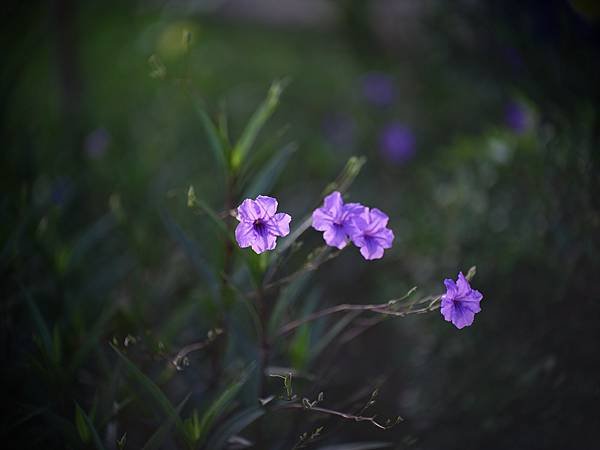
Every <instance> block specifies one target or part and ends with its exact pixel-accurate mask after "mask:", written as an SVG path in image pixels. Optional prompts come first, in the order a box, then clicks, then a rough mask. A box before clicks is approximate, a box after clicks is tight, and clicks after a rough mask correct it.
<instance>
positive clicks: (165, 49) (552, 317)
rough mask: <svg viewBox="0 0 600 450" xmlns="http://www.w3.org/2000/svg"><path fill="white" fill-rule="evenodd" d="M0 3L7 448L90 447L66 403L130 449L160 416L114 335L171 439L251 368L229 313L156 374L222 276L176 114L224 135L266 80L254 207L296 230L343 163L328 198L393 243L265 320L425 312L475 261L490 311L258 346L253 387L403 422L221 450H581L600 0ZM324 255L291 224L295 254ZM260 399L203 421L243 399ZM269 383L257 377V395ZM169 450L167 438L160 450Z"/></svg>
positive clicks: (210, 188) (594, 392)
mask: <svg viewBox="0 0 600 450" xmlns="http://www.w3.org/2000/svg"><path fill="white" fill-rule="evenodd" d="M0 8H1V11H2V13H1V17H2V19H1V21H2V32H1V35H0V42H1V43H2V47H1V48H2V64H1V68H0V117H1V122H0V136H1V138H2V140H1V142H2V156H1V157H0V158H1V173H0V186H1V192H2V194H1V198H0V213H1V217H2V220H1V221H0V237H1V248H0V252H1V253H0V268H1V280H2V288H1V292H2V315H1V325H0V339H1V341H0V345H1V348H2V360H3V365H2V366H3V367H2V378H3V382H2V391H3V401H2V402H1V407H2V415H3V425H2V431H1V436H2V441H3V442H5V443H6V445H7V447H5V448H78V447H81V448H87V447H89V448H93V447H94V445H95V444H94V440H93V439H92V438H89V436H88V440H87V441H86V440H85V439H83V438H82V437H81V426H80V425H78V424H77V412H76V406H75V405H76V404H78V405H80V406H81V408H82V409H83V410H84V411H87V413H88V415H89V416H90V417H91V421H92V422H93V423H94V425H95V427H96V429H97V432H98V435H99V439H100V440H101V441H102V443H103V445H104V446H105V448H107V449H112V448H118V447H117V440H118V439H119V438H121V436H122V435H123V433H124V432H127V444H126V447H125V448H131V449H133V448H142V446H143V444H144V442H146V441H147V439H148V438H149V437H150V436H151V435H152V433H153V432H154V431H155V430H156V429H157V428H159V427H160V425H161V424H163V423H165V419H164V417H163V416H161V415H160V413H156V412H155V411H153V410H152V409H151V408H149V406H148V405H149V403H148V402H147V401H146V400H145V397H144V394H143V393H140V392H139V389H136V388H135V383H131V382H130V381H127V380H128V379H127V377H126V376H125V369H124V368H123V364H122V361H120V360H119V358H118V357H117V355H116V354H115V351H114V350H113V349H111V347H110V346H109V342H118V343H119V345H120V346H121V348H123V342H124V340H125V339H126V338H127V337H128V336H130V337H133V338H135V345H131V346H129V348H128V349H127V355H128V357H129V358H130V359H131V360H132V361H134V362H135V364H136V366H137V367H139V368H140V370H141V371H142V372H143V373H145V374H146V375H147V376H148V377H149V378H151V379H152V380H154V381H155V382H156V383H157V384H158V385H160V386H161V389H162V390H163V391H164V392H165V394H166V395H167V397H168V398H169V399H170V401H171V402H172V403H173V404H174V405H177V404H179V402H181V400H182V399H183V398H184V397H185V396H186V395H187V394H188V393H191V395H190V397H189V399H188V401H187V402H186V403H185V405H184V406H183V408H182V412H181V415H182V417H184V418H187V417H191V416H192V415H193V411H194V410H197V411H199V412H202V411H204V410H206V408H207V405H209V404H210V401H211V399H213V398H214V397H215V392H218V391H220V390H221V389H222V388H223V386H226V385H227V383H228V382H229V381H230V380H231V377H232V376H233V375H234V374H235V373H238V372H240V370H241V369H240V368H241V367H242V366H243V365H244V363H247V362H249V361H251V360H253V359H255V358H256V356H257V351H258V350H257V347H256V345H255V342H254V337H253V335H252V332H251V327H250V326H249V325H248V324H249V323H251V321H250V319H249V318H248V317H247V315H245V314H246V313H245V312H244V311H245V310H244V308H243V307H241V306H240V303H239V302H234V304H232V305H229V306H231V308H230V309H229V312H228V313H227V324H228V328H227V335H228V338H227V339H226V340H222V341H218V342H217V343H216V344H215V345H214V346H211V347H210V349H209V350H208V351H207V352H206V353H205V354H204V353H203V354H202V355H198V354H194V355H193V356H192V355H190V365H189V366H188V367H186V368H185V370H183V371H174V370H173V369H172V368H169V358H170V357H171V356H172V355H174V354H176V353H177V351H178V350H179V349H180V348H181V347H183V346H184V345H186V344H189V343H191V342H195V341H199V340H202V339H204V338H205V336H206V335H207V332H208V331H209V330H211V329H213V328H214V327H215V326H216V324H217V322H218V320H217V317H218V311H217V310H218V307H217V306H215V304H214V303H213V302H212V301H211V295H210V292H211V289H212V288H211V286H212V285H211V277H210V276H209V275H207V273H208V274H210V273H216V274H217V275H218V274H219V271H220V269H219V268H220V267H221V266H222V265H223V264H224V262H223V259H224V258H225V257H224V255H223V251H222V248H223V242H222V240H221V239H219V238H218V236H217V234H216V232H215V230H214V228H212V227H211V224H210V223H209V221H207V219H206V217H205V216H203V215H198V214H195V213H194V212H193V211H192V210H191V209H189V208H187V206H186V192H187V190H188V186H190V185H193V186H194V188H195V192H196V194H197V195H198V196H199V197H201V198H202V199H203V200H204V201H206V202H207V203H208V204H210V205H212V207H213V208H214V209H215V210H217V211H221V210H223V204H224V202H225V199H224V198H223V188H222V185H223V184H222V183H223V176H222V174H220V173H219V171H218V170H217V168H216V166H215V162H214V159H213V158H212V156H211V153H210V151H209V150H208V146H209V142H208V140H207V137H206V134H205V132H204V130H203V128H202V126H201V124H200V121H199V118H198V116H197V114H196V110H195V108H194V105H195V104H194V101H193V100H194V99H201V101H202V103H203V105H204V108H205V110H206V111H207V112H208V114H209V115H210V116H211V117H213V118H217V117H218V116H219V114H220V111H226V114H227V117H228V119H229V131H230V135H231V136H233V137H236V136H239V135H240V133H241V131H242V130H243V128H244V126H245V123H246V122H247V120H248V118H249V117H250V115H251V114H252V112H253V111H254V110H255V108H256V107H257V106H258V104H259V103H260V102H261V101H262V100H263V99H264V97H265V95H266V92H267V90H268V88H269V85H270V84H271V82H272V81H273V80H275V79H282V78H285V79H287V80H288V81H289V84H288V86H287V87H286V89H285V91H284V93H283V94H282V97H281V101H280V105H279V107H278V109H277V111H276V112H275V114H274V115H273V118H272V119H271V120H270V121H269V123H268V124H267V126H266V127H265V128H264V129H263V130H262V131H261V133H260V135H259V139H258V141H257V145H256V148H255V149H254V153H253V159H252V164H251V165H250V166H249V169H248V174H247V175H248V179H252V178H253V177H256V176H257V174H260V171H261V169H262V168H264V167H267V165H268V164H269V163H268V161H269V156H268V155H270V154H274V152H278V151H283V152H284V153H275V154H284V155H285V157H282V160H281V163H282V164H281V167H279V166H278V170H279V168H280V169H281V170H282V172H281V174H280V176H279V177H278V180H277V182H276V183H275V184H274V185H273V187H272V188H271V189H270V191H269V192H265V193H266V194H272V195H275V196H276V197H277V198H278V200H279V205H280V209H281V210H283V211H286V212H289V213H290V214H291V215H292V216H293V217H294V218H298V219H297V220H298V221H299V220H300V218H301V217H302V216H304V215H305V214H307V213H308V212H309V211H310V210H311V208H313V207H314V205H315V204H316V203H318V202H319V199H320V198H321V197H320V195H321V191H322V189H323V188H324V186H326V185H327V183H329V182H330V181H331V180H333V179H334V177H335V176H336V175H337V174H338V173H339V172H340V171H341V170H342V168H343V167H344V164H345V162H346V161H347V160H348V158H349V157H351V156H352V155H364V156H365V157H366V158H367V163H366V165H365V167H364V168H363V170H362V172H361V173H360V175H359V176H358V178H357V180H356V181H355V182H354V184H353V185H352V187H351V188H350V190H349V198H350V199H351V200H352V201H360V202H363V203H365V204H369V205H373V206H377V207H379V208H380V209H382V210H383V211H386V212H387V213H388V214H389V216H390V227H391V228H392V229H393V230H394V232H395V235H396V241H395V244H394V247H393V248H392V249H391V250H389V251H387V252H386V256H385V257H384V258H383V259H382V260H380V261H373V262H365V261H364V260H362V258H361V257H360V255H359V254H358V252H357V251H344V253H343V254H342V255H341V256H339V257H338V258H337V259H335V260H333V261H331V262H328V263H327V264H324V265H323V266H322V268H320V270H319V271H318V272H317V273H315V274H311V275H310V276H306V277H301V278H300V279H298V280H296V281H295V282H294V283H292V284H291V285H290V286H289V287H288V288H287V289H284V290H282V292H281V293H280V297H279V300H277V299H275V298H273V302H274V301H276V300H277V301H285V302H287V304H289V307H288V309H287V312H286V314H287V317H288V318H289V319H294V318H298V317H301V316H303V315H305V314H307V313H308V312H310V311H311V310H317V309H322V308H323V307H326V306H330V305H335V304H338V303H375V302H385V301H386V300H388V299H390V298H393V297H398V296H401V295H403V294H404V293H405V292H406V291H407V290H408V289H409V288H410V287H411V286H415V285H416V286H419V292H421V293H423V295H427V294H429V293H432V294H437V293H442V292H443V279H444V278H455V277H456V274H457V273H458V271H459V270H462V271H464V272H466V271H467V270H468V269H469V267H471V266H473V265H476V266H477V269H478V270H477V275H476V277H475V278H474V279H473V282H472V285H473V287H474V288H476V289H478V290H480V291H481V292H482V293H483V295H484V299H483V301H482V304H481V306H482V312H481V313H480V314H478V315H477V316H476V319H475V322H474V324H473V325H472V326H471V327H469V328H465V329H463V330H457V329H455V328H454V327H453V326H452V325H451V324H449V323H447V322H445V321H444V320H443V318H442V317H441V315H440V314H439V311H435V312H432V313H430V314H427V315H418V316H413V317H407V318H395V319H388V320H385V321H384V322H383V323H380V324H378V325H377V326H373V327H367V325H368V322H363V325H364V328H365V330H364V332H361V333H360V335H359V336H357V337H355V338H352V335H351V334H341V335H340V337H339V338H338V339H336V340H334V341H333V342H331V343H329V345H327V346H326V347H324V348H320V343H322V342H323V339H324V336H325V335H326V331H327V329H328V328H329V327H332V326H334V325H335V324H336V323H337V322H336V320H339V318H337V319H333V320H329V321H326V320H321V321H317V322H315V323H314V325H312V326H310V327H303V328H300V329H299V331H298V332H297V333H295V334H292V335H291V336H289V337H287V338H285V339H281V340H280V341H277V342H275V343H274V344H273V346H274V349H273V353H272V360H271V364H272V365H273V366H276V367H290V368H292V369H294V370H297V371H298V373H300V374H304V375H306V376H305V377H304V376H299V377H298V379H297V382H295V388H296V389H298V391H300V392H302V394H303V395H305V396H307V397H309V398H315V397H316V396H317V394H318V393H319V392H321V391H323V392H324V393H325V399H326V403H327V405H328V406H331V407H335V408H336V409H338V410H342V411H350V410H355V409H356V405H360V404H364V403H365V398H366V399H367V400H368V398H369V395H370V393H371V392H372V391H373V389H375V388H376V387H379V397H378V401H377V404H376V405H375V406H374V411H375V412H376V413H377V414H378V415H381V417H395V416H397V415H400V416H402V417H403V418H404V421H403V422H402V423H400V424H399V425H398V426H396V427H394V428H392V429H390V430H385V431H382V430H379V429H377V428H375V427H373V426H371V425H370V424H368V423H355V422H352V421H339V420H336V419H335V418H329V417H324V416H322V415H318V414H312V413H310V412H306V411H288V412H285V413H282V412H271V413H267V414H265V415H264V416H263V417H261V418H260V420H258V421H257V422H255V423H253V424H252V425H251V426H249V427H248V428H247V429H245V430H244V431H242V432H241V433H240V434H241V435H242V436H244V437H245V439H248V440H249V441H251V442H255V443H256V445H255V447H254V448H259V449H267V448H273V449H287V448H292V447H293V445H294V444H295V443H296V441H297V438H298V436H299V435H300V434H301V433H304V432H309V433H310V432H311V431H312V430H314V429H316V428H317V427H318V426H324V427H325V431H324V434H323V438H322V439H320V440H317V441H315V442H314V443H311V444H310V445H309V448H325V447H326V446H328V445H336V444H343V443H348V442H365V441H378V442H391V443H393V444H392V445H393V448H415V449H439V448H445V449H459V448H460V449H479V448H486V449H506V448H511V449H521V448H523V449H536V448H578V449H586V448H595V447H596V446H597V445H598V444H597V442H596V441H597V438H596V437H595V435H596V427H597V424H598V423H599V419H600V417H599V414H598V412H597V409H598V404H599V402H600V356H599V355H600V353H599V351H598V342H599V341H600V279H599V277H598V274H600V256H599V255H600V253H599V252H600V150H599V144H600V111H599V108H598V105H599V103H598V101H599V95H600V89H599V86H600V83H598V75H599V74H600V34H599V29H598V24H599V20H600V10H599V8H598V6H597V3H595V2H593V1H585V0H580V1H576V0H572V1H566V0H563V1H561V0H553V1H533V0H530V1H512V0H510V1H491V2H484V1H467V0H461V1H455V2H444V1H435V0H428V1H408V0H407V1H372V2H369V1H363V0H340V1H325V0H324V1H304V2H303V1H297V0H296V1H292V0H286V1H283V0H281V1H266V0H265V1H258V0H255V1H250V0H244V1H239V2H235V1H218V0H213V1H206V2H201V1H197V2H194V1H182V2H176V1H171V2H158V1H156V2H116V1H113V2H110V1H109V2H100V1H87V2H75V1H68V0H55V1H52V2H47V3H35V2H11V1H8V2H5V3H3V5H2V6H1V7H0ZM188 32H189V33H190V35H191V44H190V45H189V46H186V45H185V40H184V39H182V36H184V35H185V34H186V33H188ZM163 70H164V72H162V71H163ZM290 142H293V143H296V144H297V150H296V151H293V152H292V151H291V150H289V148H290V147H286V145H287V144H288V143H290ZM281 149H284V150H281ZM286 149H288V150H286ZM284 162H285V163H286V164H285V165H283V163H284ZM238 194H239V195H238V196H237V198H236V199H235V204H236V205H237V204H238V203H239V202H241V200H243V198H244V197H243V195H242V194H243V191H241V192H239V193H238ZM292 225H294V222H292ZM320 239H321V237H320V235H319V234H318V233H317V232H315V231H314V230H309V231H307V233H306V234H305V236H304V237H303V241H304V247H305V248H306V249H311V248H314V247H316V246H317V245H319V243H320ZM236 252H237V253H236V255H238V254H241V253H243V252H242V251H241V250H240V251H239V252H238V251H237V250H236ZM301 255H305V254H303V253H300V254H299V255H298V256H297V257H296V258H292V259H291V260H290V261H289V264H290V267H297V266H298V265H299V264H300V263H301V262H302V260H301V259H300V256H301ZM237 258H238V259H236V261H238V262H239V261H240V260H241V258H240V257H237ZM199 261H203V262H199ZM205 263H206V264H207V265H208V266H210V265H214V268H215V269H214V272H211V270H212V269H210V268H209V269H206V268H204V266H203V264H205ZM290 270H291V269H290ZM234 296H235V295H234ZM232 301H233V300H232ZM364 320H366V319H364ZM360 329H361V328H360V326H359V327H358V330H360ZM350 331H351V330H350ZM123 350H125V349H123ZM221 360H222V367H221V368H220V369H219V371H218V372H217V373H216V374H215V361H221ZM259 378H260V377H259V376H258V375H257V374H256V373H254V374H253V375H252V380H251V382H250V383H249V384H248V385H247V386H245V387H244V389H243V390H242V391H241V393H240V395H239V396H238V397H239V398H238V399H237V400H236V403H235V404H233V405H232V407H231V409H228V410H227V411H226V412H225V413H224V414H223V418H226V417H227V416H228V414H231V411H232V410H234V409H235V408H236V407H241V406H243V405H250V404H253V402H254V403H256V397H257V386H258V384H259ZM279 381H280V380H277V379H271V380H270V381H269V382H268V386H267V387H268V389H269V390H270V392H272V393H273V394H278V393H279V392H280V391H281V383H280V382H279ZM361 402H362V403H361ZM84 428H85V427H84ZM78 432H79V436H78ZM173 434H174V433H173ZM178 445H179V444H178V440H177V437H176V436H169V437H168V438H167V439H166V440H165V444H164V448H183V447H178ZM340 448H352V447H350V446H347V447H340ZM365 448H366V447H365Z"/></svg>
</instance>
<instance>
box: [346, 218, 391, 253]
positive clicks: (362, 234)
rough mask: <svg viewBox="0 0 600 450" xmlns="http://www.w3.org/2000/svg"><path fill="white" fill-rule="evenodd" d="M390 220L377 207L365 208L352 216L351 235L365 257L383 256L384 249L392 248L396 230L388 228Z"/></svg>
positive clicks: (349, 229)
mask: <svg viewBox="0 0 600 450" xmlns="http://www.w3.org/2000/svg"><path fill="white" fill-rule="evenodd" d="M388 220H389V217H388V216H387V215H386V214H384V213H383V212H382V211H380V210H379V209H377V208H371V209H369V208H364V209H363V210H362V212H360V213H359V214H354V215H353V216H352V221H351V225H350V226H349V227H348V231H349V235H350V238H351V239H352V242H353V243H354V245H356V246H357V247H359V248H360V253H361V255H363V256H364V258H365V259H369V260H370V259H379V258H382V257H383V251H384V250H385V249H387V248H391V246H392V242H393V241H394V232H393V231H392V230H390V229H389V228H387V223H388Z"/></svg>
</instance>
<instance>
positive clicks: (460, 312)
mask: <svg viewBox="0 0 600 450" xmlns="http://www.w3.org/2000/svg"><path fill="white" fill-rule="evenodd" d="M474 319H475V313H473V312H472V311H470V310H469V309H467V308H464V307H462V306H460V305H458V304H456V303H455V304H454V311H453V312H452V323H453V324H454V325H455V326H456V328H458V329H459V330H460V329H462V328H464V327H468V326H469V325H471V324H472V323H473V320H474Z"/></svg>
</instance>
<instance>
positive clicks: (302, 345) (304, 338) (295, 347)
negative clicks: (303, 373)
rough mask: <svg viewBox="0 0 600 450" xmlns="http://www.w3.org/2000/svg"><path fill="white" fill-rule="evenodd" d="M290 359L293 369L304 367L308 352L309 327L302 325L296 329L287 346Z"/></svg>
mask: <svg viewBox="0 0 600 450" xmlns="http://www.w3.org/2000/svg"><path fill="white" fill-rule="evenodd" d="M289 352H290V361H291V363H292V367H294V368H295V369H304V368H305V367H306V364H307V363H308V358H309V353H310V328H309V326H308V325H303V326H301V327H299V328H298V330H296V333H295V335H294V339H293V340H292V342H291V343H290V347H289Z"/></svg>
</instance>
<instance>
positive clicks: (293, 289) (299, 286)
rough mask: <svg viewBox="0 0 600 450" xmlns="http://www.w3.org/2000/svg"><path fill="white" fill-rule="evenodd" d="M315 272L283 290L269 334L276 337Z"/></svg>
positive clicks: (270, 320) (298, 279)
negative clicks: (285, 317)
mask: <svg viewBox="0 0 600 450" xmlns="http://www.w3.org/2000/svg"><path fill="white" fill-rule="evenodd" d="M313 273H314V272H306V273H304V274H302V275H300V276H299V277H298V278H297V279H295V280H294V281H292V282H291V283H290V284H288V285H287V286H286V287H285V288H283V289H282V290H281V294H280V295H279V297H278V299H277V302H276V303H275V307H274V308H273V311H272V313H271V317H270V319H269V328H268V329H269V334H270V335H271V336H274V335H275V334H276V333H277V330H278V329H279V326H280V325H281V321H282V320H283V316H284V314H285V313H286V311H287V309H288V308H289V307H290V306H292V305H293V304H294V302H295V301H296V299H297V298H298V296H299V295H300V293H301V292H302V290H303V289H304V288H305V287H306V284H307V282H308V281H309V280H310V278H311V276H312V275H313Z"/></svg>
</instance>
